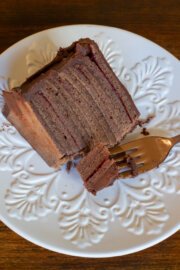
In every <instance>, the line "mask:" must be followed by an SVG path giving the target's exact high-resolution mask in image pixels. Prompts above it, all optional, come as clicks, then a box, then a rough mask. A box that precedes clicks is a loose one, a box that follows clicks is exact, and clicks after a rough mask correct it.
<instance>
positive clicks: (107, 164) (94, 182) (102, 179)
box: [76, 143, 119, 195]
mask: <svg viewBox="0 0 180 270" xmlns="http://www.w3.org/2000/svg"><path fill="white" fill-rule="evenodd" d="M76 169H77V170H78V172H79V174H80V175H81V177H82V179H83V181H84V186H85V187H86V188H87V190H88V191H89V192H91V193H93V194H94V195H96V192H97V191H99V190H101V189H103V188H105V187H108V186H110V185H112V184H113V182H114V181H115V179H117V177H118V172H119V170H118V167H117V166H116V163H115V161H114V160H113V159H110V152H109V151H108V148H107V147H106V146H104V145H103V144H102V143H98V144H97V145H96V146H95V147H94V148H93V149H92V150H91V151H90V152H89V153H88V154H87V155H86V156H84V157H83V158H82V159H81V160H80V161H79V163H77V165H76Z"/></svg>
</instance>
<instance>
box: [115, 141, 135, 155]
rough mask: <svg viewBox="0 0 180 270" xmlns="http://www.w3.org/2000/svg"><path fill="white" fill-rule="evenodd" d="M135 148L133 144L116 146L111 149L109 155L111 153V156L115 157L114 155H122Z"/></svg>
mask: <svg viewBox="0 0 180 270" xmlns="http://www.w3.org/2000/svg"><path fill="white" fill-rule="evenodd" d="M136 148H137V146H136V144H135V142H130V143H126V144H123V145H118V146H115V147H113V148H111V149H110V153H111V155H115V154H118V153H123V152H126V151H129V150H134V149H136Z"/></svg>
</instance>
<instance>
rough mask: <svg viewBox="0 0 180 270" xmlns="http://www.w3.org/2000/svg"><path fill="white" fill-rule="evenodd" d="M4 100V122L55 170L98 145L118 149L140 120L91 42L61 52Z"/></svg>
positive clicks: (80, 43)
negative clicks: (90, 146)
mask: <svg viewBox="0 0 180 270" xmlns="http://www.w3.org/2000/svg"><path fill="white" fill-rule="evenodd" d="M4 99H5V106H4V109H3V114H4V115H5V117H7V119H8V120H9V121H10V122H11V123H12V124H13V125H14V126H15V127H16V128H17V130H18V131H19V132H20V133H21V135H22V136H24V138H25V139H26V140H27V141H28V142H29V143H30V144H31V145H32V147H33V148H34V149H35V150H36V151H37V152H38V153H39V154H40V155H41V157H42V158H43V159H44V160H45V161H46V162H47V164H48V165H50V166H53V167H58V166H60V165H61V164H64V163H65V162H66V161H68V160H71V159H72V158H74V157H75V156H76V155H77V154H79V153H83V152H84V151H85V149H86V148H87V147H88V146H89V145H95V144H96V143H97V142H99V141H101V142H102V143H103V144H104V145H106V146H107V147H112V146H114V145H116V144H117V143H119V142H120V141H121V139H122V138H123V137H124V136H125V135H126V134H127V133H128V132H130V131H131V130H132V129H133V128H134V127H135V126H136V125H137V120H138V116H139V112H138V110H137V108H136V107H135V105H134V103H133V101H132V98H131V96H130V95H129V93H128V91H127V90H126V88H125V87H124V86H123V85H122V83H121V82H120V81H119V80H118V78H117V77H116V75H115V74H114V72H113V71H112V69H111V68H110V66H109V65H108V63H107V61H106V60H105V58H104V56H103V55H102V53H101V52H100V50H99V48H98V46H97V44H96V43H95V42H94V41H92V40H90V39H81V40H79V41H77V42H74V43H73V44H72V45H71V46H70V47H68V48H65V49H61V48H60V49H59V51H58V53H57V56H56V57H55V59H54V60H53V61H52V62H51V63H50V64H48V65H46V66H45V67H44V68H42V69H41V70H39V71H38V72H37V73H36V74H34V75H33V76H31V77H30V78H28V79H27V81H26V82H24V83H23V84H22V85H21V86H20V87H17V88H14V89H12V91H11V92H9V93H7V92H5V93H4ZM109 162H110V161H109ZM109 165H110V163H109Z"/></svg>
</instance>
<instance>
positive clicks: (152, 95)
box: [0, 25, 180, 257]
mask: <svg viewBox="0 0 180 270" xmlns="http://www.w3.org/2000/svg"><path fill="white" fill-rule="evenodd" d="M82 37H90V38H92V39H95V40H96V41H97V43H98V44H99V46H100V48H101V50H102V51H103V53H104V55H105V57H106V59H107V60H108V62H109V63H110V65H111V66H112V68H113V69H114V71H115V72H116V74H117V76H118V77H119V79H120V80H121V81H122V82H123V83H124V84H125V85H126V86H127V88H128V89H129V92H130V93H131V95H132V96H133V99H134V101H135V103H136V105H137V107H138V109H139V110H140V111H141V112H142V117H143V118H145V117H146V116H147V115H150V114H154V115H155V117H154V119H153V120H152V121H151V122H150V123H149V124H148V130H149V131H150V134H151V135H164V136H173V135H176V134H180V121H179V120H180V91H179V85H180V76H179V74H180V64H179V61H178V60H177V59H176V58H175V57H174V56H172V55H171V54H169V53H168V52H167V51H165V50H164V49H162V48H161V47H159V46H157V45H156V44H154V43H152V42H150V41H148V40H146V39H144V38H142V37H140V36H137V35H135V34H132V33H129V32H126V31H124V30H120V29H116V28H111V27H105V26H95V25H74V26H65V27H58V28H54V29H49V30H46V31H43V32H40V33H37V34H35V35H32V36H30V37H27V38H25V39H23V40H22V41H20V42H18V43H16V44H15V45H13V46H12V47H11V48H9V49H8V50H6V51H5V52H4V53H3V54H1V55H0V88H1V89H7V90H8V89H9V88H11V87H12V86H16V85H18V84H19V83H20V82H22V81H23V80H25V78H26V77H27V76H29V75H30V74H32V73H33V72H35V71H36V70H37V69H39V68H40V67H41V66H43V65H45V64H46V63H47V62H49V61H50V60H51V59H52V58H53V57H54V55H55V52H56V50H57V48H58V47H59V46H61V47H66V46H68V45H70V44H71V43H72V42H73V41H75V40H77V39H79V38H82ZM2 103H3V101H2V99H1V102H0V104H1V105H2ZM140 131H141V130H140V129H136V130H135V132H134V134H133V135H130V136H128V137H127V139H126V140H130V139H132V138H137V137H139V136H140V135H139V134H140ZM0 180H1V189H0V217H1V220H2V221H3V222H4V223H5V224H6V225H7V226H9V227H10V228H11V229H12V230H13V231H15V232H17V233H18V234H19V235H21V236H22V237H24V238H26V239H28V240H29V241H32V242H33V243H36V244H38V245H40V246H42V247H45V248H48V249H50V250H54V251H57V252H61V253H65V254H70V255H77V256H83V257H112V256H117V255H124V254H129V253H132V252H136V251H139V250H142V249H145V248H147V247H150V246H153V245H155V244H156V243H159V242H160V241H162V240H164V239H165V238H167V237H168V236H170V235H172V234H173V233H175V232H176V231H177V230H178V229H179V228H180V211H179V205H180V144H178V145H177V146H176V147H174V148H173V150H172V151H171V153H170V155H169V156H168V158H167V159H166V161H165V162H164V163H163V164H162V165H161V166H160V167H159V168H158V169H154V170H153V171H151V172H150V173H146V174H144V175H141V176H139V177H137V178H135V179H127V180H119V181H116V182H115V184H114V185H113V186H112V187H109V188H107V189H104V190H102V191H101V192H99V193H98V195H97V196H96V197H94V196H93V195H91V194H88V193H87V191H86V190H85V189H84V187H83V184H82V181H81V179H80V177H79V176H78V174H77V172H76V171H75V169H73V170H72V172H71V174H70V175H68V174H67V173H66V170H65V169H64V168H63V169H62V170H61V171H60V170H54V169H52V168H49V167H48V166H47V165H46V164H45V163H44V162H43V160H42V159H41V158H40V157H39V156H38V154H37V153H36V152H35V151H34V150H32V148H31V147H30V145H29V144H28V143H27V142H26V141H25V140H24V139H23V138H22V137H21V136H20V135H19V134H18V132H17V131H16V130H15V128H14V127H12V126H11V125H9V124H8V122H7V121H6V120H5V118H3V116H2V114H0Z"/></svg>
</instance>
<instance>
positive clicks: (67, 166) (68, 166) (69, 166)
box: [66, 160, 73, 173]
mask: <svg viewBox="0 0 180 270" xmlns="http://www.w3.org/2000/svg"><path fill="white" fill-rule="evenodd" d="M72 166H73V163H72V161H71V160H70V161H68V162H67V164H66V171H67V173H70V171H71V168H72Z"/></svg>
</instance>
